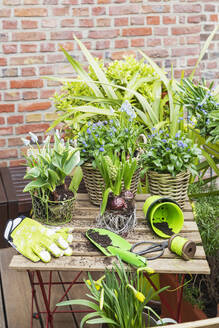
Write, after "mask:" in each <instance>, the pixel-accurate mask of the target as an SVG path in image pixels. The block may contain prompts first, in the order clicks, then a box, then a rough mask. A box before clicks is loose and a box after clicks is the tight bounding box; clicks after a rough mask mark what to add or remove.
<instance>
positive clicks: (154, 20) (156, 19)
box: [147, 16, 160, 25]
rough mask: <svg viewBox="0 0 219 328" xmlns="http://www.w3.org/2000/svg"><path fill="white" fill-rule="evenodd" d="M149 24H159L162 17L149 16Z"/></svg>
mask: <svg viewBox="0 0 219 328" xmlns="http://www.w3.org/2000/svg"><path fill="white" fill-rule="evenodd" d="M147 24H148V25H159V24H160V17H159V16H147Z"/></svg>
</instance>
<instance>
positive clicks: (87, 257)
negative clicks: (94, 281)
mask: <svg viewBox="0 0 219 328" xmlns="http://www.w3.org/2000/svg"><path fill="white" fill-rule="evenodd" d="M148 196H149V195H145V194H138V195H137V196H136V209H137V211H136V212H137V225H136V227H135V229H134V231H132V232H130V233H129V234H128V236H127V237H126V239H127V240H128V241H129V242H130V243H131V244H134V243H136V242H138V241H152V242H158V241H163V240H164V239H160V238H159V237H157V236H156V235H154V234H153V233H152V231H151V229H150V228H149V226H148V224H147V222H146V220H145V218H144V213H143V210H142V207H143V204H144V202H145V200H146V198H147V197H148ZM98 213H99V208H98V207H96V206H94V205H92V204H91V203H90V202H89V199H88V195H87V194H78V197H77V204H76V208H75V212H74V215H73V219H72V222H71V223H70V224H67V226H70V225H71V226H73V228H74V231H73V238H74V240H73V243H72V249H73V255H72V256H64V257H61V258H56V259H55V258H53V259H52V260H51V262H49V263H43V262H41V261H40V262H37V263H33V262H31V261H29V260H28V259H26V258H25V257H23V256H22V255H15V256H14V257H13V258H12V260H11V263H10V265H9V267H10V269H14V270H44V271H45V270H55V271H56V270H57V271H104V269H105V268H111V267H112V263H113V261H115V257H113V256H110V257H107V256H104V255H103V254H102V253H101V252H100V251H99V250H98V249H97V248H96V247H95V246H94V245H92V244H91V242H90V241H89V240H88V239H87V238H86V237H85V232H86V231H87V230H88V229H89V228H92V227H95V220H96V216H97V215H98ZM183 213H184V226H183V228H182V230H181V232H180V235H181V236H182V237H185V238H187V239H189V240H193V241H194V242H195V243H196V245H197V249H196V254H195V256H194V258H193V259H191V260H189V261H185V260H183V259H181V258H180V257H178V256H177V255H175V254H173V253H172V252H170V251H169V250H168V249H166V250H165V252H164V255H163V256H162V257H160V258H159V259H156V260H152V261H148V266H149V267H151V268H153V269H154V270H155V272H158V273H188V274H210V268H209V265H208V262H207V260H206V257H205V252H204V249H203V247H202V241H201V237H200V234H199V231H198V227H197V224H196V222H195V221H194V217H193V213H192V208H191V205H190V203H189V201H187V202H186V205H185V207H184V210H183Z"/></svg>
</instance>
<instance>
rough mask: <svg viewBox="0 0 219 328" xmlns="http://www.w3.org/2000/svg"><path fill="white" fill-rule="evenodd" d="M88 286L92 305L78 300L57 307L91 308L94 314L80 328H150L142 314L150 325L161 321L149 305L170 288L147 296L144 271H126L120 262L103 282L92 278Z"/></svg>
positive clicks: (85, 318) (101, 279)
mask: <svg viewBox="0 0 219 328" xmlns="http://www.w3.org/2000/svg"><path fill="white" fill-rule="evenodd" d="M118 259H119V258H118ZM85 283H86V286H87V288H88V289H89V291H90V294H88V295H87V296H88V297H89V298H90V299H91V300H92V301H90V300H83V299H78V300H77V299H76V300H69V301H64V302H61V303H58V304H57V305H58V306H67V305H83V306H86V307H89V308H91V309H92V310H93V311H92V312H91V313H88V314H87V315H85V316H84V317H83V319H82V320H81V324H80V327H81V328H83V327H84V325H85V323H86V324H89V325H92V324H104V323H106V324H107V326H108V327H111V328H114V327H120V328H146V327H150V325H148V323H146V321H145V319H144V317H143V312H146V313H147V314H148V316H149V321H150V317H152V316H153V317H154V318H155V320H159V319H160V318H159V316H158V315H157V314H156V313H155V312H154V310H153V309H152V308H150V307H149V306H148V305H147V303H148V302H149V301H150V300H151V299H153V297H154V296H155V295H157V294H159V293H160V292H162V291H163V290H165V289H167V288H168V286H167V287H164V288H162V289H160V290H158V291H156V292H153V289H152V287H151V289H149V291H147V292H146V285H145V283H144V278H143V271H142V269H138V270H137V271H134V272H133V270H131V268H129V267H128V268H127V267H124V265H123V263H122V262H121V260H120V259H119V265H118V264H117V263H115V262H114V263H113V268H112V269H111V270H108V269H106V270H105V273H104V276H102V277H101V278H100V279H98V280H97V281H94V280H93V279H92V277H91V275H90V274H89V280H86V281H85ZM160 321H162V320H160Z"/></svg>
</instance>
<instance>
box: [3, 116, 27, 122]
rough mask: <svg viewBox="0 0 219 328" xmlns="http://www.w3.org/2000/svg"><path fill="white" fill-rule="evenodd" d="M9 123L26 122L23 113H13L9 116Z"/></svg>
mask: <svg viewBox="0 0 219 328" xmlns="http://www.w3.org/2000/svg"><path fill="white" fill-rule="evenodd" d="M7 123H8V124H17V123H24V117H23V115H12V116H9V117H8V118H7Z"/></svg>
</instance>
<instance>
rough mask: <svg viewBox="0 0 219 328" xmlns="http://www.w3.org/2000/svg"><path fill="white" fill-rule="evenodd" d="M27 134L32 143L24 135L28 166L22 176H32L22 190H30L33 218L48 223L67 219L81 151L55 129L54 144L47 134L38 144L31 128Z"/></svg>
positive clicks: (76, 180) (78, 170) (73, 196)
mask: <svg viewBox="0 0 219 328" xmlns="http://www.w3.org/2000/svg"><path fill="white" fill-rule="evenodd" d="M30 136H31V141H32V142H33V144H34V145H32V144H31V141H30V140H29V139H23V142H24V144H25V145H26V146H27V147H28V148H27V154H26V156H25V157H26V161H27V167H28V169H27V172H26V174H25V176H24V179H30V180H31V181H30V182H29V183H28V184H27V185H26V186H25V188H24V192H27V191H29V192H30V194H31V197H32V204H33V215H34V218H35V219H37V220H39V221H42V222H44V223H47V224H60V223H65V222H69V221H70V220H71V218H72V212H73V210H74V203H75V197H76V192H77V189H78V186H79V184H80V181H81V178H82V173H81V169H80V167H76V166H77V165H78V164H79V161H80V152H79V150H78V149H75V148H73V147H72V146H71V145H70V143H69V141H67V142H65V141H64V140H63V139H61V137H60V134H59V132H58V130H57V131H56V133H55V135H54V143H53V144H51V137H50V136H47V137H46V138H45V140H44V141H43V144H42V145H41V146H40V145H39V142H38V138H37V136H36V135H35V134H33V133H31V132H30ZM73 170H74V171H73ZM72 172H73V176H72V179H71V182H68V183H67V179H66V177H67V176H69V175H70V174H72Z"/></svg>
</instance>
